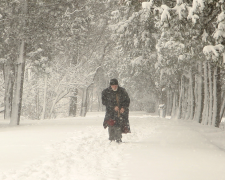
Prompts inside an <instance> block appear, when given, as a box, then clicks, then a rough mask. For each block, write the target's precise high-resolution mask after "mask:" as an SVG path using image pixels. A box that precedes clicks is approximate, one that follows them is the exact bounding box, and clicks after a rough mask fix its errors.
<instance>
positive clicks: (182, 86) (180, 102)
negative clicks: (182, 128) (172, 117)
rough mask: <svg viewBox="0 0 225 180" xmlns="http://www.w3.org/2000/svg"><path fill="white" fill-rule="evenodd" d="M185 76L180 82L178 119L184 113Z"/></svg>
mask: <svg viewBox="0 0 225 180" xmlns="http://www.w3.org/2000/svg"><path fill="white" fill-rule="evenodd" d="M183 81H184V77H183V75H182V77H181V83H180V97H179V109H178V116H177V118H178V119H181V115H182V111H183V109H182V100H183V96H184V82H183Z"/></svg>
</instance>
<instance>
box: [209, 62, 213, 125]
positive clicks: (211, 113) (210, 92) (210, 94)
mask: <svg viewBox="0 0 225 180" xmlns="http://www.w3.org/2000/svg"><path fill="white" fill-rule="evenodd" d="M208 73H209V121H208V125H212V115H213V84H212V67H211V64H210V63H208Z"/></svg>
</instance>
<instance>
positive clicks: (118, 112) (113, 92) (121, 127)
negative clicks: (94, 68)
mask: <svg viewBox="0 0 225 180" xmlns="http://www.w3.org/2000/svg"><path fill="white" fill-rule="evenodd" d="M102 104H103V105H105V106H106V114H105V118H104V122H103V127H104V128H105V129H106V128H107V127H108V132H109V140H110V141H116V142H117V143H120V142H122V133H130V132H131V131H130V125H129V119H128V116H129V105H130V98H129V96H128V93H127V92H126V90H125V89H124V88H122V87H120V86H119V85H118V80H117V79H111V80H110V86H109V87H108V88H106V89H104V90H103V91H102Z"/></svg>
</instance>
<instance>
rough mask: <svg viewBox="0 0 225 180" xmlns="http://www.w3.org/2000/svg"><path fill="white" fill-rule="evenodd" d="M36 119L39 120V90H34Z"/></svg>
mask: <svg viewBox="0 0 225 180" xmlns="http://www.w3.org/2000/svg"><path fill="white" fill-rule="evenodd" d="M35 99H36V119H39V118H40V117H39V88H38V87H37V89H36V98H35Z"/></svg>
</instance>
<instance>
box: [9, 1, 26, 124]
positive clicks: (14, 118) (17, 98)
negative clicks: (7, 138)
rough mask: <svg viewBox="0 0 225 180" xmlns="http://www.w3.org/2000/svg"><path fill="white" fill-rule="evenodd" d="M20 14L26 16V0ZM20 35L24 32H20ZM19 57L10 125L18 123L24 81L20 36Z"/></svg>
mask: <svg viewBox="0 0 225 180" xmlns="http://www.w3.org/2000/svg"><path fill="white" fill-rule="evenodd" d="M21 2H22V4H23V7H22V15H23V16H26V14H27V0H21ZM25 25H26V20H25V17H23V19H22V26H23V27H25ZM22 36H24V33H23V32H22ZM19 45H20V46H19V57H18V59H17V63H16V64H17V66H16V70H15V71H16V73H15V85H14V86H15V87H14V90H13V99H12V114H11V118H10V125H12V126H15V125H19V123H20V115H21V107H22V95H23V81H24V71H25V58H24V54H25V52H24V49H25V41H24V39H23V38H22V39H21V42H20V44H19Z"/></svg>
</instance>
